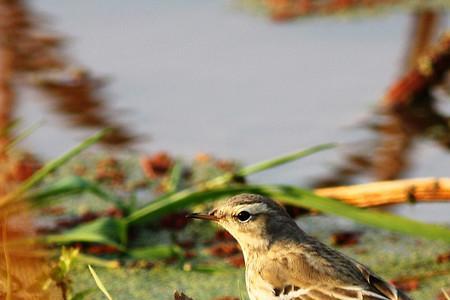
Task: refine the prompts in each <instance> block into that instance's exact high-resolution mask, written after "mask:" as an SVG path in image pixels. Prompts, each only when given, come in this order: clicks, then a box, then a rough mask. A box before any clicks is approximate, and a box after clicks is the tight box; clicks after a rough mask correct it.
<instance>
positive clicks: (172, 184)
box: [168, 161, 183, 192]
mask: <svg viewBox="0 0 450 300" xmlns="http://www.w3.org/2000/svg"><path fill="white" fill-rule="evenodd" d="M182 175H183V164H182V163H181V162H180V161H176V162H175V165H174V166H173V167H172V170H171V172H170V177H169V182H168V191H169V192H175V191H178V190H179V189H180V183H181V177H182Z"/></svg>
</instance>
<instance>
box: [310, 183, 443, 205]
mask: <svg viewBox="0 0 450 300" xmlns="http://www.w3.org/2000/svg"><path fill="white" fill-rule="evenodd" d="M314 192H315V193H316V194H317V195H320V196H324V197H329V198H335V199H339V200H342V201H344V202H346V203H348V204H351V205H355V206H358V207H370V206H381V205H391V204H399V203H407V202H439V201H450V178H417V179H403V180H392V181H379V182H374V183H367V184H358V185H351V186H339V187H331V188H320V189H316V190H314Z"/></svg>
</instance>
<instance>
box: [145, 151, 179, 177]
mask: <svg viewBox="0 0 450 300" xmlns="http://www.w3.org/2000/svg"><path fill="white" fill-rule="evenodd" d="M140 163H141V168H142V171H143V172H144V174H145V175H146V176H147V177H148V178H150V179H155V178H158V177H161V176H163V175H165V174H166V173H167V172H168V171H169V170H170V168H171V167H172V166H173V159H172V158H171V157H170V156H169V154H167V153H166V152H158V153H156V154H154V155H152V156H143V157H142V158H141V161H140Z"/></svg>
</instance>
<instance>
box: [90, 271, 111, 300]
mask: <svg viewBox="0 0 450 300" xmlns="http://www.w3.org/2000/svg"><path fill="white" fill-rule="evenodd" d="M88 268H89V272H91V275H92V277H94V280H95V284H96V285H97V287H98V289H99V290H100V291H101V292H102V293H103V295H105V297H106V298H107V299H108V300H112V298H111V295H110V294H109V293H108V290H107V289H106V288H105V285H104V284H103V282H102V281H101V280H100V277H98V275H97V273H96V272H95V271H94V268H92V267H91V266H90V265H88Z"/></svg>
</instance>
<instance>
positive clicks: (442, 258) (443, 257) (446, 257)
mask: <svg viewBox="0 0 450 300" xmlns="http://www.w3.org/2000/svg"><path fill="white" fill-rule="evenodd" d="M436 261H437V262H438V263H439V264H442V263H446V262H450V252H446V253H442V254H439V255H438V257H437V259H436Z"/></svg>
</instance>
